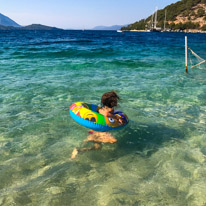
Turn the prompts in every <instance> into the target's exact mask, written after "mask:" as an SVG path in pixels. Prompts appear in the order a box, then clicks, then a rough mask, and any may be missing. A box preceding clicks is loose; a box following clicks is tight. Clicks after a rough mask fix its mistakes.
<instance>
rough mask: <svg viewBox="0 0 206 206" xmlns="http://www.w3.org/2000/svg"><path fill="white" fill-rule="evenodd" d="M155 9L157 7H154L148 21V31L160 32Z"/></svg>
mask: <svg viewBox="0 0 206 206" xmlns="http://www.w3.org/2000/svg"><path fill="white" fill-rule="evenodd" d="M157 11H158V8H157V7H156V10H155V13H154V14H152V18H151V23H150V29H149V31H150V32H161V27H157Z"/></svg>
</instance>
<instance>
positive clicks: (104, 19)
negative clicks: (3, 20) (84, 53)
mask: <svg viewBox="0 0 206 206" xmlns="http://www.w3.org/2000/svg"><path fill="white" fill-rule="evenodd" d="M177 1H178V0H18V1H17V0H0V13H2V14H3V15H5V16H8V17H9V18H11V19H12V20H14V21H15V22H17V23H18V24H20V25H22V26H26V25H30V24H33V23H35V24H43V25H47V26H55V27H58V28H63V29H92V28H93V27H95V26H102V25H103V26H112V25H126V24H131V23H134V22H136V21H139V20H140V19H144V18H147V17H148V16H149V15H151V14H152V13H153V12H154V11H155V8H156V7H158V9H163V8H164V7H165V6H167V5H169V4H171V3H175V2H177Z"/></svg>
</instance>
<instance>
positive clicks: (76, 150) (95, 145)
mask: <svg viewBox="0 0 206 206" xmlns="http://www.w3.org/2000/svg"><path fill="white" fill-rule="evenodd" d="M101 148H102V145H101V144H100V143H94V146H92V147H84V148H80V149H77V148H74V150H73V152H72V156H71V159H74V158H75V157H76V156H77V155H78V153H79V152H84V151H89V150H98V149H101Z"/></svg>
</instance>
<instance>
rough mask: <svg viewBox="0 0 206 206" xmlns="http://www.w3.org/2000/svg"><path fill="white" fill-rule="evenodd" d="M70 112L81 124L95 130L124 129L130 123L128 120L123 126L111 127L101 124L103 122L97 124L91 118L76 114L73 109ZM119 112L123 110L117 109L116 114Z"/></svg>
mask: <svg viewBox="0 0 206 206" xmlns="http://www.w3.org/2000/svg"><path fill="white" fill-rule="evenodd" d="M69 113H70V115H71V117H72V118H73V119H74V120H75V121H76V122H77V123H79V124H80V125H82V126H84V127H87V128H89V129H92V130H95V131H99V132H106V131H109V130H119V129H123V128H124V127H125V126H126V125H127V124H128V121H127V123H126V124H124V125H122V126H119V127H109V126H107V125H101V124H97V123H94V122H91V121H89V120H86V119H83V118H81V117H80V116H78V115H76V114H75V113H74V112H72V111H71V109H69ZM118 113H121V112H119V111H115V114H118Z"/></svg>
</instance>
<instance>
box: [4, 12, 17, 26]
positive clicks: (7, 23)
mask: <svg viewBox="0 0 206 206" xmlns="http://www.w3.org/2000/svg"><path fill="white" fill-rule="evenodd" d="M0 25H1V26H13V27H20V25H19V24H17V23H16V22H15V21H13V20H12V19H10V18H9V17H7V16H4V15H3V14H1V13H0Z"/></svg>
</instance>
